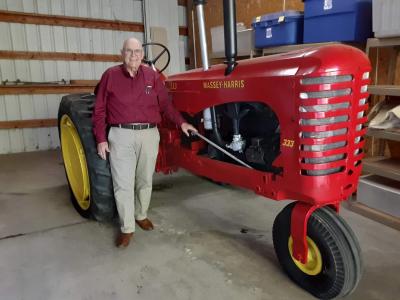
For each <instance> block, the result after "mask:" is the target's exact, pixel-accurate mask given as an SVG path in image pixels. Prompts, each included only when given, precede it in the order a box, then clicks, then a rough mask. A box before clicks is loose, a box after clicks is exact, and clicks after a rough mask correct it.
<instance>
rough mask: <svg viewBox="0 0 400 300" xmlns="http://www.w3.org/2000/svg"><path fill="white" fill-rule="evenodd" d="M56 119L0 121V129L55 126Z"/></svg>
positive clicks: (56, 123)
mask: <svg viewBox="0 0 400 300" xmlns="http://www.w3.org/2000/svg"><path fill="white" fill-rule="evenodd" d="M56 126H58V122H57V119H33V120H17V121H0V129H15V128H40V127H56Z"/></svg>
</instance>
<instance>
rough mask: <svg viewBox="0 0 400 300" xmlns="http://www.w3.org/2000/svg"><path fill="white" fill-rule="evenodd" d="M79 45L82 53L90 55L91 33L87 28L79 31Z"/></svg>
mask: <svg viewBox="0 0 400 300" xmlns="http://www.w3.org/2000/svg"><path fill="white" fill-rule="evenodd" d="M79 43H80V51H79V52H81V53H90V51H91V47H90V32H89V29H87V28H81V29H80V30H79Z"/></svg>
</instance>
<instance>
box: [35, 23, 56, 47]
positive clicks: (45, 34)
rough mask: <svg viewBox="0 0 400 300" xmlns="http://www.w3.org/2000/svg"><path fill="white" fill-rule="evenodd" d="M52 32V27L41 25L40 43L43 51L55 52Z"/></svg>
mask: <svg viewBox="0 0 400 300" xmlns="http://www.w3.org/2000/svg"><path fill="white" fill-rule="evenodd" d="M51 36H52V30H51V27H50V26H47V25H39V38H40V39H39V43H40V45H41V47H40V49H41V50H42V51H46V52H51V51H54V49H53V47H52V38H51Z"/></svg>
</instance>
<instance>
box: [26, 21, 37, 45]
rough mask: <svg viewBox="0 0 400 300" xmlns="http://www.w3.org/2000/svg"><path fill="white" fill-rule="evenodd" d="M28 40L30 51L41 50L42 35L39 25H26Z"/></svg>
mask: <svg viewBox="0 0 400 300" xmlns="http://www.w3.org/2000/svg"><path fill="white" fill-rule="evenodd" d="M25 31H26V40H27V45H28V47H29V49H28V50H29V51H39V50H40V35H39V27H38V26H37V25H25Z"/></svg>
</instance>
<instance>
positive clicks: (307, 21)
mask: <svg viewBox="0 0 400 300" xmlns="http://www.w3.org/2000/svg"><path fill="white" fill-rule="evenodd" d="M303 1H304V43H318V42H332V41H340V42H363V41H365V40H366V39H367V38H369V37H371V36H372V0H303Z"/></svg>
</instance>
